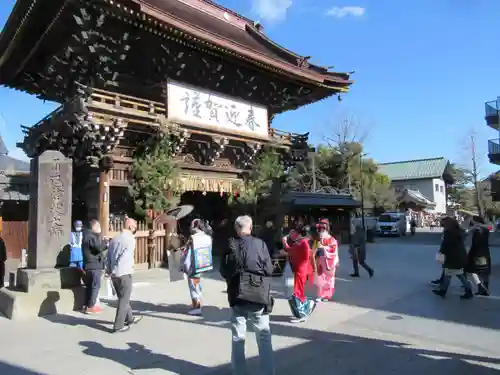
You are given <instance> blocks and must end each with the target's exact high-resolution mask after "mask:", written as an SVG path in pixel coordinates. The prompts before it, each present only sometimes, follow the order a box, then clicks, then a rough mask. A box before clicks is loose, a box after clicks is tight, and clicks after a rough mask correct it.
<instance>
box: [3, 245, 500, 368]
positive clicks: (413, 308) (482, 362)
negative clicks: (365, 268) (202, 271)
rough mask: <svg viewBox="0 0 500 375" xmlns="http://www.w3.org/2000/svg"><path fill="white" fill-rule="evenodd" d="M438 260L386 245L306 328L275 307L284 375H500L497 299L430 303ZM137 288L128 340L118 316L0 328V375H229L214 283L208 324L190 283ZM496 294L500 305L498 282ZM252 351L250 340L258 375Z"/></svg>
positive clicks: (223, 308)
mask: <svg viewBox="0 0 500 375" xmlns="http://www.w3.org/2000/svg"><path fill="white" fill-rule="evenodd" d="M435 251H436V246H435V245H424V244H419V243H417V242H416V241H415V243H408V241H407V240H405V239H401V240H400V239H383V240H382V241H379V242H378V243H377V244H375V245H373V246H372V247H371V248H370V250H369V263H370V264H372V266H373V267H374V268H375V269H376V274H375V277H374V278H373V279H371V280H370V279H368V278H367V277H366V276H365V275H363V276H364V277H363V278H361V279H357V280H350V279H349V277H348V275H349V273H350V272H351V269H350V264H349V259H348V255H347V251H346V249H343V250H342V254H341V255H342V258H341V268H340V271H339V272H338V276H339V280H338V284H337V293H336V296H335V302H330V303H325V304H322V305H321V306H319V308H318V309H317V311H316V312H315V315H314V316H313V317H312V318H311V319H310V321H309V322H307V323H305V324H302V325H291V324H289V322H288V321H289V312H288V307H287V304H286V302H285V301H284V300H278V302H277V306H276V311H275V313H274V314H273V333H274V346H275V354H276V360H277V374H278V375H279V374H289V375H316V374H324V373H325V371H329V373H332V374H333V373H334V374H352V375H354V374H367V373H370V374H373V375H390V374H404V375H417V374H418V375H421V374H428V375H433V374H436V375H437V374H439V375H447V374H450V375H451V374H453V375H469V374H475V375H487V374H488V375H489V374H497V373H500V349H498V343H499V342H500V331H499V330H500V319H499V313H500V297H491V298H488V299H487V298H476V299H474V300H472V301H461V300H460V299H459V298H458V296H459V294H460V293H461V290H460V288H459V287H458V285H455V286H454V288H453V289H452V290H451V293H450V295H449V296H448V297H447V299H446V300H444V301H443V300H441V299H439V298H437V297H435V296H434V295H432V294H431V292H430V289H431V287H430V286H429V283H428V282H429V280H431V279H433V278H435V277H436V276H438V275H439V272H440V269H439V267H438V266H437V265H436V264H435V262H434V256H435V255H434V254H435ZM498 252H500V249H498ZM494 256H495V255H494ZM495 258H496V259H498V260H499V261H500V255H499V256H495ZM499 272H500V269H499ZM136 280H137V284H136V288H135V291H134V295H133V299H134V300H135V303H134V307H135V308H136V309H137V310H138V311H140V312H141V313H142V314H143V315H144V316H145V318H144V320H143V321H142V322H141V323H140V325H137V326H136V327H134V328H135V329H134V330H131V331H130V332H127V333H124V334H119V335H113V334H110V333H109V329H110V327H111V325H110V322H111V320H112V318H113V314H114V309H113V308H111V307H109V308H107V309H106V312H105V313H104V314H103V316H100V317H86V316H83V315H81V314H78V313H75V314H72V315H68V316H59V317H54V318H51V319H39V320H35V321H30V322H25V323H14V322H10V321H8V320H0V332H1V337H2V340H1V341H2V342H1V343H0V374H2V375H3V374H8V375H32V374H50V375H59V374H60V375H63V374H64V375H66V374H73V375H83V374H93V375H101V374H103V375H104V374H105V375H110V374H113V375H122V374H133V375H146V374H183V375H184V374H185V375H191V374H193V375H197V374H211V375H223V374H230V369H229V366H228V361H229V352H230V333H229V330H228V329H227V323H226V322H227V320H228V316H229V310H228V309H227V305H226V302H225V298H226V296H225V294H224V293H223V289H224V285H223V284H222V283H221V281H220V280H218V279H217V277H216V275H213V276H212V278H211V279H208V280H205V281H204V290H205V296H206V303H207V307H206V308H205V317H204V318H193V317H189V316H186V315H185V314H184V313H185V311H186V306H185V303H186V302H187V301H188V299H189V297H188V296H187V290H186V285H184V283H180V284H179V283H176V284H170V283H169V282H168V280H167V279H166V273H165V271H161V270H160V271H154V272H152V273H149V274H138V275H136ZM278 286H279V283H278V281H277V285H276V287H277V291H278ZM492 289H493V293H494V294H495V293H497V295H500V293H498V291H499V290H500V278H497V279H494V280H493V285H492ZM256 353H257V350H256V345H255V343H254V340H253V337H251V336H249V340H248V345H247V354H248V356H249V357H251V359H250V363H251V366H252V368H253V371H251V374H255V375H257V374H258V371H257V365H258V360H257V359H256V357H255V356H256Z"/></svg>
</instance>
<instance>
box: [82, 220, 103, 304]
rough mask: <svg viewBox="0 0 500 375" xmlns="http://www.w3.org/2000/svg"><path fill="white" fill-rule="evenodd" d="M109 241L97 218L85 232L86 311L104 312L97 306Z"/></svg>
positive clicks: (83, 246) (83, 244)
mask: <svg viewBox="0 0 500 375" xmlns="http://www.w3.org/2000/svg"><path fill="white" fill-rule="evenodd" d="M107 247H108V246H107V243H106V241H105V239H104V238H103V237H102V235H101V224H100V223H99V222H98V221H97V220H92V221H91V222H90V229H89V230H87V231H86V232H85V233H84V234H83V241H82V249H83V265H84V268H85V287H86V289H87V296H86V303H85V306H86V313H87V314H95V313H100V312H102V309H101V308H100V307H99V306H97V298H98V297H99V290H100V289H101V279H102V275H103V270H104V258H105V251H106V249H107Z"/></svg>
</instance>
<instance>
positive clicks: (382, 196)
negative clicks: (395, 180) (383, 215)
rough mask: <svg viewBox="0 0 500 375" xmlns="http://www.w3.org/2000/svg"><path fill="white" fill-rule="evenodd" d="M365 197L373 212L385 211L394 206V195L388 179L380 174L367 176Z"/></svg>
mask: <svg viewBox="0 0 500 375" xmlns="http://www.w3.org/2000/svg"><path fill="white" fill-rule="evenodd" d="M365 186H366V188H367V190H368V191H367V193H368V194H367V195H368V198H369V200H370V202H371V203H372V205H373V208H374V211H377V212H378V211H385V210H391V209H394V208H395V206H396V203H397V202H396V195H395V194H394V190H393V189H392V187H391V181H390V180H389V177H387V176H386V175H385V174H382V173H380V172H375V173H373V174H371V175H369V176H368V181H367V184H366V185H365Z"/></svg>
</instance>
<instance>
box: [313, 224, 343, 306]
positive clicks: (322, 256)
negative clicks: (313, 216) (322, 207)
mask: <svg viewBox="0 0 500 375" xmlns="http://www.w3.org/2000/svg"><path fill="white" fill-rule="evenodd" d="M316 229H317V231H318V236H317V239H316V241H314V244H313V251H314V260H315V263H314V264H315V268H316V269H315V271H316V276H315V283H316V291H317V299H316V301H317V302H318V301H329V300H331V299H332V297H333V294H334V292H335V271H336V269H337V265H338V263H339V254H338V244H337V240H336V239H335V237H333V236H332V235H331V234H330V223H329V221H328V220H327V219H321V220H320V222H319V224H317V225H316Z"/></svg>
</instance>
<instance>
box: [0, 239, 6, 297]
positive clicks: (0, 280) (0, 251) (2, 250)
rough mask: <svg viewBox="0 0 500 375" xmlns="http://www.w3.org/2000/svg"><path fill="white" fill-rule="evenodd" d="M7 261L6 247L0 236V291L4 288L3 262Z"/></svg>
mask: <svg viewBox="0 0 500 375" xmlns="http://www.w3.org/2000/svg"><path fill="white" fill-rule="evenodd" d="M6 261H7V247H6V246H5V241H4V240H3V238H2V237H1V236H0V289H1V288H3V287H4V285H5V284H4V283H5V262H6Z"/></svg>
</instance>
